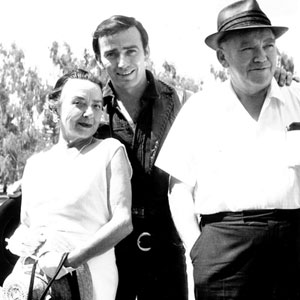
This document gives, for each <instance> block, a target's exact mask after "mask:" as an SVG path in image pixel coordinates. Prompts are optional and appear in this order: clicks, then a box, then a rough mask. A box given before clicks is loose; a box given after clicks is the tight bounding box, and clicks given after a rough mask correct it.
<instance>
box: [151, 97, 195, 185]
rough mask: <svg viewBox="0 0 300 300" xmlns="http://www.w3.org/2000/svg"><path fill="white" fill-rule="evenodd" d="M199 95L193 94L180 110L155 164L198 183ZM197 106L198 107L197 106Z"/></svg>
mask: <svg viewBox="0 0 300 300" xmlns="http://www.w3.org/2000/svg"><path fill="white" fill-rule="evenodd" d="M196 101H198V97H197V96H196V95H193V96H192V97H191V98H190V99H189V100H188V101H187V103H186V104H185V105H184V106H183V108H182V109H181V110H180V112H179V114H178V116H177V118H176V119H175V121H174V123H173V125H172V127H171V129H170V132H169V134H168V135H167V138H166V140H165V142H164V144H163V146H162V149H161V151H160V153H159V155H158V158H157V160H156V163H155V165H156V166H157V167H159V168H160V169H162V170H164V171H165V172H167V173H168V174H170V175H171V176H173V177H175V178H177V179H178V180H180V181H182V182H184V183H186V184H188V185H190V186H194V185H195V183H196V175H195V173H196V172H195V171H196V170H195V157H194V148H195V147H194V141H195V140H194V139H195V138H197V137H195V126H196V124H195V119H197V111H196V110H197V105H196V104H197V102H196ZM195 106H196V107H195Z"/></svg>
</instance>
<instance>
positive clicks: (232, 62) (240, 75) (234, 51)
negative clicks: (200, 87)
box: [217, 29, 277, 94]
mask: <svg viewBox="0 0 300 300" xmlns="http://www.w3.org/2000/svg"><path fill="white" fill-rule="evenodd" d="M220 48H221V49H219V50H218V51H217V55H218V59H219V61H220V62H221V64H222V65H223V67H226V68H229V71H230V76H231V81H232V84H233V86H234V87H235V88H237V89H239V90H241V91H243V92H244V93H247V94H254V93H257V92H259V91H261V90H263V89H265V88H267V87H268V86H269V85H270V83H271V80H272V78H273V75H274V72H275V68H276V59H277V49H276V46H275V37H274V34H273V32H272V31H271V30H270V29H259V30H250V31H240V32H237V33H235V34H234V35H231V36H230V37H229V38H228V39H226V40H225V41H224V42H223V43H221V46H220Z"/></svg>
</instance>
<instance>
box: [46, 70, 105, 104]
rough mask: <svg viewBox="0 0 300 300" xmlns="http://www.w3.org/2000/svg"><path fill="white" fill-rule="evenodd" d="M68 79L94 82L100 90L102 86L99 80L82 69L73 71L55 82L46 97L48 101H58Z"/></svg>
mask: <svg viewBox="0 0 300 300" xmlns="http://www.w3.org/2000/svg"><path fill="white" fill-rule="evenodd" d="M69 79H83V80H89V81H91V82H94V83H95V84H97V85H99V87H100V88H101V89H102V84H101V82H100V80H98V79H97V78H96V77H95V76H94V75H93V74H91V73H89V72H88V71H85V70H83V69H74V70H72V71H70V72H68V73H66V74H64V75H63V76H61V77H60V78H59V79H58V80H57V82H56V84H55V86H54V88H53V90H52V91H51V92H50V93H49V95H48V98H49V100H52V101H57V100H58V99H59V97H60V95H61V92H62V89H63V87H64V86H65V84H66V83H67V81H68V80H69Z"/></svg>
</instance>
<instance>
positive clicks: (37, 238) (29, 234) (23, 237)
mask: <svg viewBox="0 0 300 300" xmlns="http://www.w3.org/2000/svg"><path fill="white" fill-rule="evenodd" d="M5 241H6V242H7V246H6V249H8V250H9V251H10V252H12V253H13V254H15V255H18V256H21V257H26V256H35V255H36V253H37V251H38V250H39V249H40V247H41V246H42V245H43V244H44V243H45V242H46V238H45V235H44V232H43V230H42V229H29V228H28V227H27V226H25V225H20V226H19V227H18V228H17V230H16V231H15V233H14V234H13V236H12V237H11V238H9V239H8V238H7V239H5Z"/></svg>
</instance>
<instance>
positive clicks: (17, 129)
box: [0, 44, 49, 184]
mask: <svg viewBox="0 0 300 300" xmlns="http://www.w3.org/2000/svg"><path fill="white" fill-rule="evenodd" d="M24 59H25V56H24V53H23V51H22V50H21V49H19V48H18V47H17V46H16V45H15V44H12V45H11V47H10V49H8V50H7V49H5V48H4V47H3V46H2V45H1V44H0V65H1V68H0V116H1V122H0V180H1V181H2V183H4V184H6V183H11V182H14V181H16V180H18V179H19V178H20V177H21V176H22V172H23V169H24V165H25V162H26V160H27V158H28V157H29V156H30V155H31V154H32V153H33V152H34V151H36V150H38V149H40V148H43V147H44V146H45V145H46V144H47V134H45V132H44V131H43V129H41V130H40V129H39V128H38V123H39V121H40V120H39V116H40V114H41V112H42V111H43V106H44V103H45V100H46V95H47V91H48V89H49V87H48V86H47V85H46V84H44V83H43V82H42V80H41V78H40V77H39V76H38V73H37V71H36V70H33V69H30V68H29V69H25V66H24Z"/></svg>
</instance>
